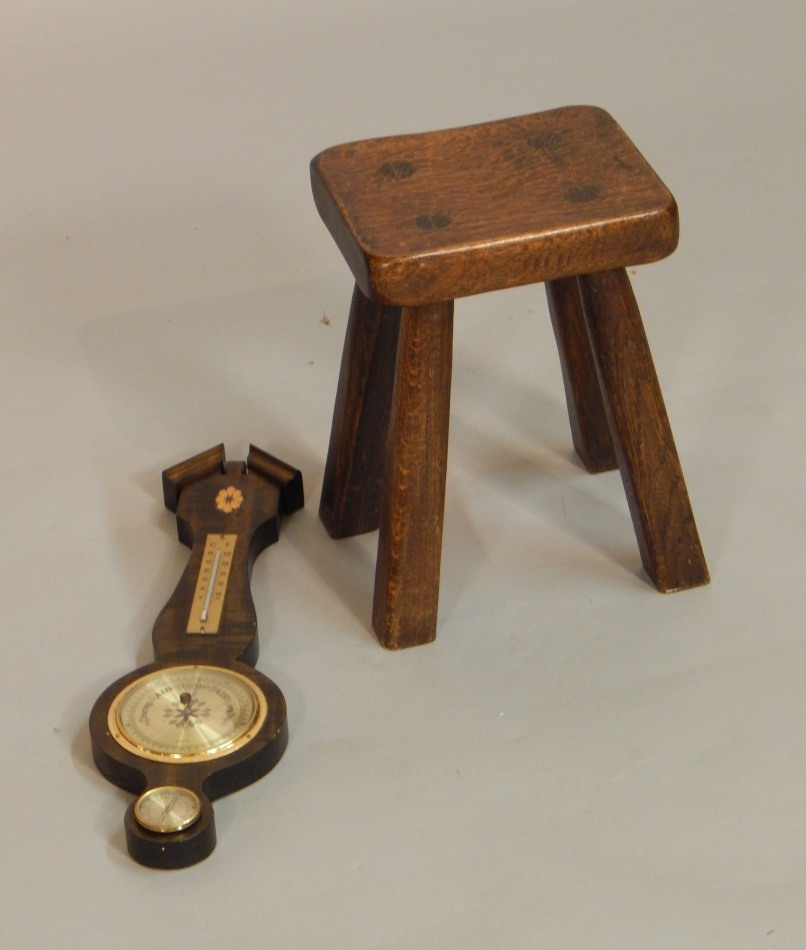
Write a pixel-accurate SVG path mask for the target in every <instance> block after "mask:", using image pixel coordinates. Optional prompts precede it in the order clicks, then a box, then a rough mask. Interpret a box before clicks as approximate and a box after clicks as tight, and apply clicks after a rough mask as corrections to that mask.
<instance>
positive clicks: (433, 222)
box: [311, 106, 708, 648]
mask: <svg viewBox="0 0 806 950" xmlns="http://www.w3.org/2000/svg"><path fill="white" fill-rule="evenodd" d="M311 179H312V186H313V194H314V199H315V201H316V206H317V208H318V210H319V213H320V214H321V216H322V219H323V220H324V222H325V224H326V225H327V227H328V229H329V230H330V233H331V234H332V236H333V238H334V240H335V241H336V244H337V245H338V247H339V249H340V250H341V252H342V254H343V255H344V257H345V259H346V261H347V263H348V264H349V266H350V269H351V271H352V273H353V276H354V277H355V281H356V288H355V293H354V296H353V301H352V308H351V311H350V320H349V325H348V329H347V337H346V341H345V348H344V356H343V360H342V365H341V375H340V378H339V385H338V392H337V395H336V406H335V410H334V416H333V428H332V431H331V437H330V447H329V450H328V458H327V465H326V469H325V476H324V485H323V489H322V500H321V507H320V510H319V513H320V517H321V518H322V521H323V522H324V524H325V526H326V528H327V530H328V532H329V533H330V535H331V536H333V537H334V538H343V537H347V536H349V535H353V534H359V533H361V532H364V531H372V530H374V529H375V528H380V538H379V543H378V561H377V566H376V575H375V597H374V608H373V626H374V628H375V632H376V634H377V636H378V638H379V640H380V641H381V643H382V644H383V645H384V646H386V647H390V648H398V647H406V646H412V645H415V644H419V643H426V642H428V641H430V640H433V639H434V637H435V635H436V620H437V602H438V598H439V566H440V552H441V545H442V516H443V507H444V498H445V475H446V467H447V448H448V416H449V405H450V382H451V341H452V332H453V301H454V300H455V299H456V298H457V297H464V296H467V295H469V294H477V293H482V292H484V291H490V290H497V289H501V288H504V287H514V286H517V285H521V284H531V283H536V282H540V281H543V282H545V283H546V291H547V294H548V303H549V311H550V314H551V319H552V323H553V326H554V332H555V336H556V338H557V344H558V347H559V351H560V362H561V365H562V373H563V380H564V383H565V393H566V399H567V403H568V414H569V417H570V421H571V432H572V437H573V442H574V447H575V449H576V451H577V452H578V454H579V456H580V458H581V459H582V462H583V463H584V465H585V467H586V468H587V469H588V470H589V471H591V472H601V471H606V470H608V469H613V468H616V466H618V467H619V468H620V469H621V475H622V478H623V481H624V487H625V490H626V493H627V499H628V502H629V507H630V513H631V515H632V519H633V524H634V526H635V532H636V535H637V537H638V546H639V548H640V552H641V558H642V561H643V564H644V567H645V569H646V571H647V573H648V574H649V576H650V578H651V579H652V581H653V582H654V583H655V585H656V586H657V587H658V588H659V589H660V590H661V591H672V590H680V589H684V588H689V587H695V586H697V585H700V584H706V583H708V569H707V567H706V565H705V559H704V557H703V553H702V548H701V546H700V541H699V537H698V535H697V528H696V525H695V523H694V516H693V514H692V511H691V506H690V504H689V499H688V494H687V491H686V486H685V482H684V480H683V473H682V471H681V468H680V462H679V460H678V457H677V451H676V449H675V446H674V441H673V439H672V432H671V429H670V427H669V421H668V418H667V416H666V410H665V408H664V404H663V397H662V396H661V391H660V387H659V385H658V380H657V377H656V375H655V369H654V366H653V364H652V357H651V355H650V352H649V346H648V344H647V340H646V336H645V334H644V328H643V324H642V322H641V316H640V313H639V311H638V307H637V305H636V302H635V298H634V296H633V293H632V288H631V287H630V282H629V279H628V277H627V273H626V270H625V268H627V267H629V266H631V265H635V264H644V263H648V262H650V261H656V260H659V259H660V258H662V257H665V256H666V255H668V254H671V253H672V251H673V250H674V249H675V247H676V246H677V237H678V221H677V206H676V204H675V201H674V198H673V197H672V195H671V194H670V193H669V191H668V190H667V189H666V188H665V186H664V185H663V183H662V182H661V181H660V179H659V178H658V177H657V175H656V174H655V172H654V171H653V170H652V168H651V167H650V166H649V164H648V163H647V162H646V160H645V159H644V158H643V156H642V155H641V154H640V153H639V152H638V150H637V149H636V147H635V146H634V145H633V144H632V142H631V141H630V140H629V139H628V138H627V136H626V135H625V133H624V132H623V130H622V129H621V128H620V127H619V126H618V124H617V123H616V122H615V121H614V120H613V119H612V118H611V116H609V115H608V114H607V113H606V112H604V111H602V110H601V109H597V108H592V107H587V106H578V107H577V106H575V107H569V108H564V109H556V110H553V111H551V112H542V113H537V114H535V115H528V116H523V117H520V118H515V119H506V120H503V121H500V122H488V123H485V124H483V125H475V126H469V127H466V128H459V129H449V130H447V131H442V132H429V133H425V134H421V135H401V136H395V137H391V138H381V139H370V140H367V141H363V142H355V143H352V144H348V145H339V146H336V147H334V148H330V149H327V150H326V151H324V152H322V153H321V154H319V155H317V156H316V158H314V160H313V162H312V163H311Z"/></svg>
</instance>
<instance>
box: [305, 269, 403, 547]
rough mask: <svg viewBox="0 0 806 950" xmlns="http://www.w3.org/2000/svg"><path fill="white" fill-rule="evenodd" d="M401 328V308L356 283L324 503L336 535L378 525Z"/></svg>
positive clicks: (321, 508) (321, 510)
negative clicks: (371, 296) (380, 300)
mask: <svg viewBox="0 0 806 950" xmlns="http://www.w3.org/2000/svg"><path fill="white" fill-rule="evenodd" d="M399 330H400V308H398V307H390V306H387V305H385V304H379V303H375V302H373V301H370V300H368V299H367V298H366V297H365V296H364V294H363V293H362V291H361V289H360V288H359V287H358V286H356V288H355V290H354V293H353V302H352V306H351V307H350V319H349V322H348V325H347V335H346V337H345V341H344V354H343V356H342V363H341V372H340V374H339V385H338V390H337V392H336V404H335V407H334V410H333V425H332V427H331V430H330V446H329V449H328V454H327V463H326V465H325V474H324V480H323V484H322V497H321V501H320V504H319V517H320V518H321V519H322V522H323V524H324V525H325V527H326V528H327V531H328V533H329V534H330V536H331V537H333V538H346V537H349V536H351V535H355V534H363V533H364V532H366V531H375V530H376V529H377V527H378V523H379V519H380V497H381V489H382V481H383V466H384V459H385V456H386V431H387V428H388V425H389V412H390V407H391V402H392V389H393V386H394V381H395V361H396V356H397V338H398V333H399Z"/></svg>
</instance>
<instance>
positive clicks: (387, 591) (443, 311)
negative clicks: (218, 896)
mask: <svg viewBox="0 0 806 950" xmlns="http://www.w3.org/2000/svg"><path fill="white" fill-rule="evenodd" d="M452 341H453V302H452V301H448V302H446V303H442V304H436V305H433V306H424V307H417V308H404V309H403V313H402V319H401V324H400V341H399V345H398V357H397V370H396V372H395V389H394V395H393V399H392V412H391V415H390V419H389V438H388V443H387V458H386V474H385V478H384V491H385V494H384V499H383V502H382V505H381V523H380V536H379V539H378V562H377V566H376V573H375V598H374V606H373V614H372V623H373V627H374V629H375V633H376V634H377V636H378V639H379V640H380V642H381V643H382V644H383V646H385V647H388V648H390V649H399V648H401V647H409V646H415V645H417V644H421V643H428V642H430V641H431V640H433V639H434V637H435V636H436V629H437V605H438V601H439V568H440V554H441V550H442V517H443V510H444V504H445V477H446V471H447V461H448V421H449V415H450V386H451V349H452Z"/></svg>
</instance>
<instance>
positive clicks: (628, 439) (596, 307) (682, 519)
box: [579, 270, 709, 592]
mask: <svg viewBox="0 0 806 950" xmlns="http://www.w3.org/2000/svg"><path fill="white" fill-rule="evenodd" d="M579 287H580V293H581V296H582V302H583V308H584V313H585V320H586V322H587V325H588V329H589V332H590V338H591V341H592V345H593V353H594V358H595V361H596V367H597V371H598V376H599V380H600V383H601V387H602V394H603V396H604V403H605V406H606V407H607V415H608V418H609V420H610V429H611V432H612V435H613V442H614V445H615V448H616V455H617V457H618V461H619V468H620V469H621V476H622V479H623V481H624V489H625V492H626V494H627V501H628V503H629V506H630V513H631V515H632V519H633V525H634V526H635V533H636V536H637V538H638V547H639V550H640V552H641V560H642V561H643V564H644V568H645V569H646V572H647V574H649V576H650V578H651V579H652V581H653V583H654V584H655V585H656V587H657V588H658V589H659V590H661V591H664V592H668V591H674V590H684V589H687V588H690V587H697V586H699V585H701V584H707V583H708V581H709V575H708V568H707V567H706V564H705V557H704V555H703V552H702V546H701V545H700V539H699V535H698V533H697V526H696V524H695V522H694V514H693V512H692V510H691V503H690V502H689V497H688V491H687V489H686V483H685V481H684V479H683V472H682V469H681V467H680V460H679V458H678V456H677V450H676V448H675V444H674V438H673V437H672V430H671V427H670V425H669V419H668V416H667V415H666V407H665V405H664V402H663V396H662V395H661V390H660V385H659V384H658V378H657V375H656V373H655V367H654V364H653V362H652V355H651V353H650V351H649V344H648V342H647V338H646V334H645V332H644V325H643V322H642V320H641V315H640V313H639V311H638V305H637V303H636V301H635V296H634V294H633V292H632V287H631V286H630V281H629V278H628V277H627V273H626V271H624V270H613V271H608V272H605V273H602V274H588V275H585V276H582V277H580V278H579Z"/></svg>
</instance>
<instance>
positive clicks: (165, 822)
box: [134, 785, 202, 834]
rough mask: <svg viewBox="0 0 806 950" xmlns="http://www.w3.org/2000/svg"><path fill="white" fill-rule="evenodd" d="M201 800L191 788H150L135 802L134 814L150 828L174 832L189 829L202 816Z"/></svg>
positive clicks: (151, 829)
mask: <svg viewBox="0 0 806 950" xmlns="http://www.w3.org/2000/svg"><path fill="white" fill-rule="evenodd" d="M201 810H202V806H201V799H200V798H199V796H198V795H197V794H196V793H195V792H193V791H191V790H190V789H189V788H182V787H181V786H178V785H161V786H160V787H159V788H150V789H149V790H148V791H147V792H144V793H143V794H142V795H141V796H140V797H139V798H138V799H137V801H136V802H135V803H134V817H135V818H136V819H137V820H138V822H140V824H141V825H142V826H143V827H144V828H146V829H147V830H148V831H154V832H157V833H158V834H172V833H173V832H176V831H184V830H185V828H189V827H190V826H191V825H192V824H193V822H194V821H196V819H197V818H198V817H199V815H201Z"/></svg>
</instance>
